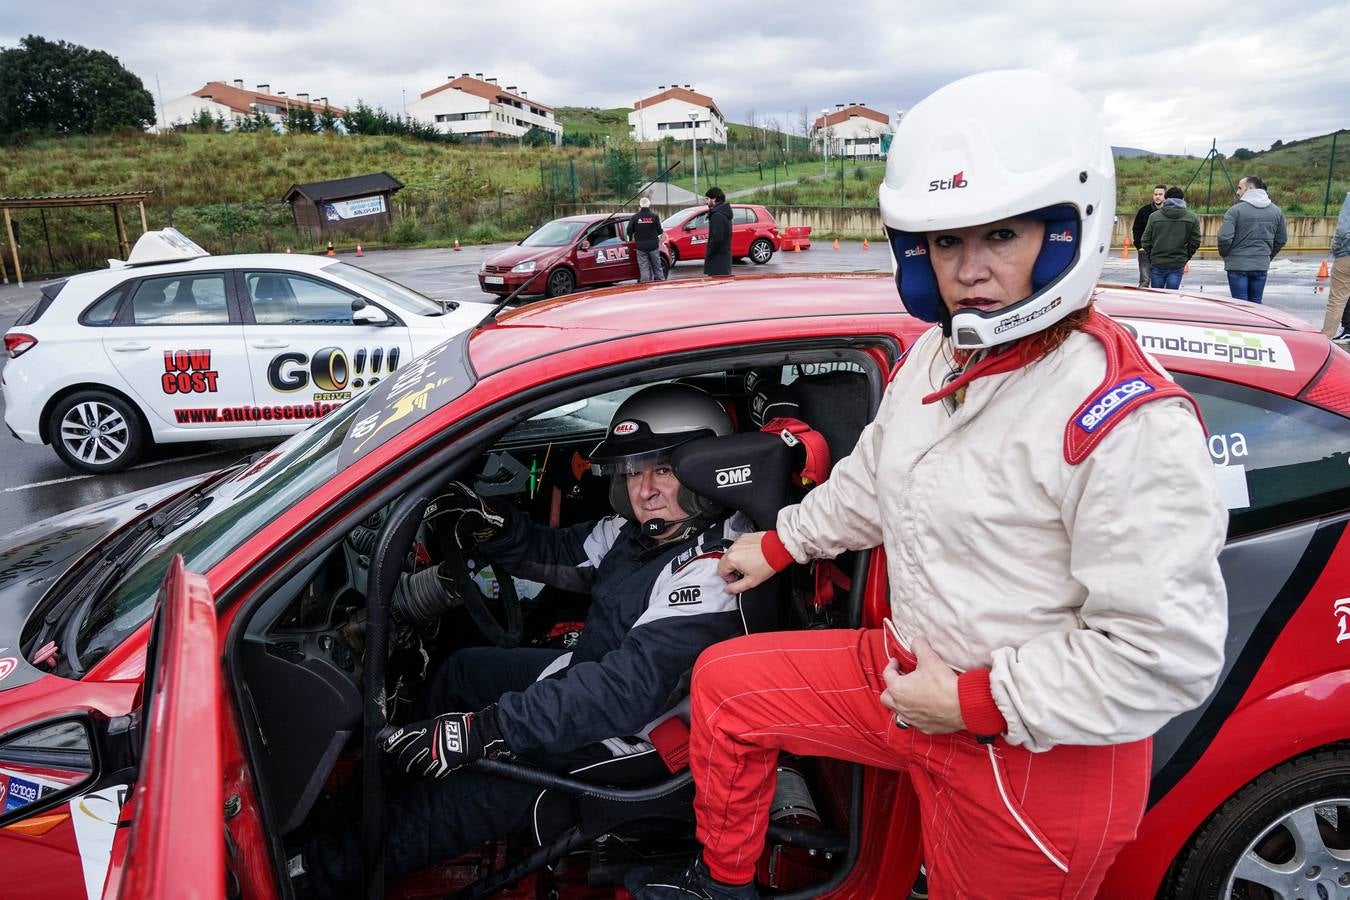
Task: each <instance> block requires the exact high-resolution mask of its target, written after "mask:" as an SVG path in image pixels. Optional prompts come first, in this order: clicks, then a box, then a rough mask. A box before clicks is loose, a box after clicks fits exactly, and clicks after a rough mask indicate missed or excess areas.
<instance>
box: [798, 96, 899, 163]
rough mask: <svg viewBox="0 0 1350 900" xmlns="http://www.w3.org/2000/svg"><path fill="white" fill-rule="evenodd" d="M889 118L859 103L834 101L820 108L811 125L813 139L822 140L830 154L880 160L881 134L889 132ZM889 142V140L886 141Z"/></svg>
mask: <svg viewBox="0 0 1350 900" xmlns="http://www.w3.org/2000/svg"><path fill="white" fill-rule="evenodd" d="M894 132H895V129H894V128H893V127H892V125H891V120H890V117H889V116H887V115H886V114H885V113H883V112H877V111H876V110H875V109H869V108H868V107H866V106H864V105H863V104H861V103H837V104H835V107H834V109H833V110H828V111H823V115H821V116H820V117H818V118H817V119H816V121H815V123H814V124H813V125H812V129H811V133H812V135H813V137H814V139H815V140H816V141H821V142H824V144H825V145H826V148H827V150H828V152H829V155H830V156H840V155H842V156H843V157H845V158H846V159H881V158H883V156H884V155H885V154H884V153H883V151H882V140H881V136H882V135H883V134H893V133H894ZM888 142H889V141H888Z"/></svg>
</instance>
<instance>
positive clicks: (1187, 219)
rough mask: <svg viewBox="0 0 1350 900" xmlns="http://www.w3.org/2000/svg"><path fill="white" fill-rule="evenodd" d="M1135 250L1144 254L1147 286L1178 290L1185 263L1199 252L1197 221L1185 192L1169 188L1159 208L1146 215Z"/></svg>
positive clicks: (1198, 226)
mask: <svg viewBox="0 0 1350 900" xmlns="http://www.w3.org/2000/svg"><path fill="white" fill-rule="evenodd" d="M1139 247H1140V249H1142V250H1143V251H1144V252H1146V253H1148V258H1149V262H1150V263H1151V265H1152V272H1151V274H1150V278H1149V286H1150V287H1155V288H1161V287H1165V288H1167V289H1168V290H1169V291H1175V290H1176V289H1177V288H1179V287H1181V276H1182V273H1183V272H1185V271H1186V263H1188V262H1190V261H1191V257H1192V256H1194V255H1195V251H1196V250H1199V249H1200V220H1199V219H1197V218H1196V216H1195V213H1193V212H1191V211H1190V210H1189V209H1187V208H1186V193H1185V192H1184V191H1183V190H1182V189H1181V188H1179V187H1170V188H1168V189H1167V193H1166V195H1165V196H1164V199H1163V205H1162V209H1160V210H1158V211H1157V212H1156V213H1154V214H1153V215H1151V216H1149V219H1148V225H1147V226H1145V228H1144V236H1143V238H1141V239H1140V241H1139Z"/></svg>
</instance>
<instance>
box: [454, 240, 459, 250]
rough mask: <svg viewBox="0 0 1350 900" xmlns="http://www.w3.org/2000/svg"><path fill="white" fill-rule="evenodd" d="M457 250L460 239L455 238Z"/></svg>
mask: <svg viewBox="0 0 1350 900" xmlns="http://www.w3.org/2000/svg"><path fill="white" fill-rule="evenodd" d="M455 249H456V250H458V249H459V238H455Z"/></svg>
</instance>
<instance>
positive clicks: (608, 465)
mask: <svg viewBox="0 0 1350 900" xmlns="http://www.w3.org/2000/svg"><path fill="white" fill-rule="evenodd" d="M672 457H673V453H672V451H671V448H669V447H663V448H662V449H660V450H648V451H647V452H645V453H633V454H631V455H629V456H620V457H611V458H609V459H603V460H595V459H593V460H591V472H592V473H593V474H596V475H637V474H639V473H641V472H645V471H647V470H648V469H655V468H657V467H658V466H668V465H670V461H671V458H672Z"/></svg>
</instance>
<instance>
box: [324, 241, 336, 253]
mask: <svg viewBox="0 0 1350 900" xmlns="http://www.w3.org/2000/svg"><path fill="white" fill-rule="evenodd" d="M324 256H337V254H336V253H334V252H333V242H332V241H329V242H328V252H327V253H325V254H324Z"/></svg>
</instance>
